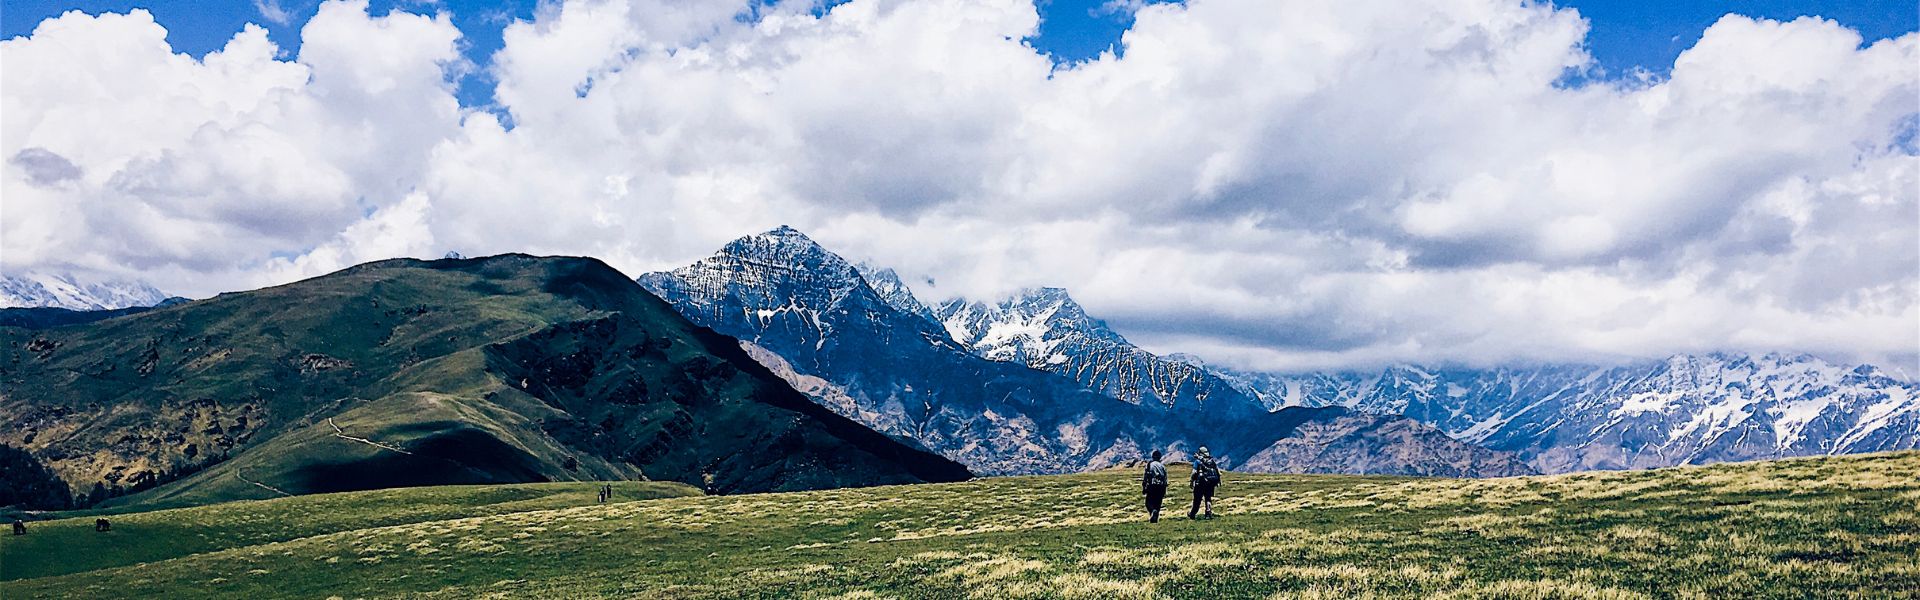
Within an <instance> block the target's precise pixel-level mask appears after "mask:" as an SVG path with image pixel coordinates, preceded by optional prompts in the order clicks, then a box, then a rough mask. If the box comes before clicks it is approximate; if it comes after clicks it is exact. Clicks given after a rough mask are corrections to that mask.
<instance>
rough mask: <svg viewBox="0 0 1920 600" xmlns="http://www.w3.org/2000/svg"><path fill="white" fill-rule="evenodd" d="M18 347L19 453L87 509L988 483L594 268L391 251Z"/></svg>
mask: <svg viewBox="0 0 1920 600" xmlns="http://www.w3.org/2000/svg"><path fill="white" fill-rule="evenodd" d="M0 342H3V343H0V386H3V388H4V390H5V393H4V394H3V395H0V414H4V415H6V416H7V421H8V427H7V428H6V429H4V430H0V444H4V445H5V446H10V447H13V448H15V449H20V450H25V451H26V453H27V454H28V455H29V456H30V457H31V459H32V460H31V461H30V462H37V463H38V466H37V467H35V468H26V469H23V472H29V473H50V474H52V475H53V476H54V477H55V478H57V479H58V481H57V482H54V483H57V484H59V485H60V486H62V487H64V488H66V489H68V490H70V491H71V493H72V494H73V495H74V496H77V497H78V498H79V504H82V505H93V504H99V503H103V502H106V503H145V504H191V503H203V502H211V501H218V500H229V499H239V498H264V497H272V496H278V495H284V494H301V493H315V492H332V491H348V490H357V489H371V488H383V487H398V486H414V485H437V484H463V483H500V482H527V481H550V480H575V481H587V480H602V479H655V480H672V481H680V482H685V483H689V484H693V485H696V486H699V487H701V488H702V489H705V490H707V491H709V492H714V493H737V492H760V491H779V490H799V489H817V488H827V487H842V486H852V485H876V484H896V483H916V482H927V481H955V480H962V479H966V478H968V477H970V475H971V474H970V473H969V472H968V471H967V469H966V468H965V467H964V466H962V465H960V464H958V463H955V462H952V461H950V460H948V459H946V458H943V457H940V456H938V455H935V454H931V453H927V452H924V451H921V450H918V449H915V448H912V447H910V446H908V445H905V444H902V443H900V442H898V441H896V440H894V439H892V438H889V437H887V436H884V435H881V434H879V433H876V432H874V431H872V430H871V429H868V428H866V427H864V426H862V425H860V424H858V423H855V422H853V421H850V420H848V419H846V418H843V417H841V416H839V415H837V414H834V413H833V412H832V411H829V410H827V409H825V408H822V407H821V406H819V405H818V404H815V403H814V402H813V401H812V400H811V399H809V398H807V397H806V396H803V395H801V394H799V393H798V392H795V391H794V390H793V389H792V388H791V387H789V386H788V385H787V384H786V383H785V382H783V381H782V380H780V379H779V378H777V377H776V376H775V375H774V374H773V373H771V372H769V371H768V370H767V369H766V368H765V367H762V366H761V365H760V364H759V363H758V362H756V361H755V360H753V359H752V358H750V357H749V356H748V354H747V353H746V352H745V351H743V350H742V349H741V348H740V346H739V345H738V342H737V341H735V340H733V339H732V338H727V337H724V336H721V335H719V334H716V333H714V332H712V331H711V330H708V329H706V328H702V327H699V326H696V325H694V324H692V323H689V322H687V320H686V319H684V318H682V317H680V316H679V314H678V313H676V312H675V311H674V310H673V309H672V308H670V307H668V306H667V305H666V304H665V303H663V302H661V301H660V300H659V299H658V298H656V297H654V296H653V295H651V294H648V293H647V292H646V291H645V290H642V289H641V288H640V287H639V286H638V285H636V284H635V283H634V282H633V281H632V280H630V279H628V278H627V277H626V276H625V275H623V274H621V273H620V272H618V271H616V270H614V269H613V268H611V267H608V266H607V265H605V264H603V263H601V262H599V261H597V260H593V259H583V258H536V257H530V256H523V255H504V256H497V257H489V258H483V259H470V260H457V259H450V260H438V261H430V262H428V261H417V260H410V259H396V260H388V261H381V262H376V263H369V264H364V265H360V266H357V267H352V268H349V269H346V270H343V271H340V272H337V273H333V274H330V275H326V276H322V277H318V278H315V279H310V280H306V281H301V282H297V283H293V284H288V285H284V286H279V287H273V288H267V289H262V290H255V291H249V292H240V293H231V294H222V295H220V296H217V297H215V298H211V299H207V300H201V301H194V302H186V303H179V304H175V305H172V306H166V307H162V308H155V309H153V310H147V311H142V312H137V313H133V314H124V315H120V316H115V317H113V318H107V319H102V320H96V321H92V322H84V323H76V324H69V325H64V326H56V327H46V328H26V327H0ZM15 458H18V457H17V453H16V456H15ZM33 466H34V465H29V467H33ZM8 483H9V485H12V484H14V483H17V482H8ZM39 483H45V482H39ZM39 483H36V484H35V485H36V486H38V485H39ZM56 508H57V507H56Z"/></svg>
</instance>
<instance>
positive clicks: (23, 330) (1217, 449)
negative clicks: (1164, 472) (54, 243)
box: [0, 227, 1920, 507]
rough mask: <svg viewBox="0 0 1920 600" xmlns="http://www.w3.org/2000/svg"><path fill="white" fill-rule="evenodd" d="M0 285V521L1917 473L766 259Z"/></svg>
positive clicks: (1733, 428) (1780, 383)
mask: <svg viewBox="0 0 1920 600" xmlns="http://www.w3.org/2000/svg"><path fill="white" fill-rule="evenodd" d="M6 281H7V282H8V283H7V286H8V287H6V288H5V289H6V290H7V293H8V294H12V296H9V297H10V298H16V299H18V298H32V299H33V300H32V301H33V302H38V303H41V304H58V303H65V304H67V305H70V306H74V307H77V308H71V309H70V308H63V307H53V306H39V307H31V308H23V307H9V308H0V415H5V416H6V417H7V420H8V422H9V424H10V427H9V428H7V429H5V430H0V462H5V463H6V464H7V465H8V471H9V472H10V473H15V474H19V475H20V477H19V478H22V480H21V481H13V480H11V479H10V480H9V481H7V482H6V484H7V486H6V489H0V492H4V493H5V494H6V495H5V496H4V497H8V498H33V499H36V500H33V501H34V502H43V503H46V502H54V503H57V504H62V505H64V504H69V503H66V502H57V501H56V500H48V499H62V498H74V499H75V500H76V501H75V502H74V504H79V505H88V506H90V505H98V504H103V503H104V504H149V505H152V504H193V503H202V502H210V501H218V500H226V499H236V498H261V497H270V496H276V495H282V494H299V493H312V492H327V491H344V490H354V489H369V488H380V487H395V486H411V485H434V484H449V483H495V482H519V481H548V480H595V479H662V480H673V481H681V482H686V483H690V484H693V485H697V486H700V487H701V488H702V489H705V490H707V491H709V492H714V493H737V492H758V491H774V490H794V489H814V488H824V487H840V486H862V485H877V484H892V483H914V482H929V481H954V480H959V479H964V478H967V477H970V476H972V475H973V474H976V473H977V474H982V475H1016V474H1040V473H1062V472H1073V471H1084V470H1089V469H1098V468H1103V467H1109V466H1115V465H1121V464H1127V463H1131V462H1133V461H1137V460H1139V459H1141V458H1142V457H1144V456H1145V455H1146V454H1147V453H1149V452H1151V451H1154V450H1161V451H1165V452H1167V453H1168V454H1170V455H1171V457H1172V458H1174V459H1176V460H1177V459H1182V458H1185V457H1187V456H1188V455H1190V454H1191V453H1192V452H1193V451H1194V450H1195V449H1196V448H1198V447H1200V446H1203V445H1204V446H1208V447H1210V448H1211V449H1212V450H1214V453H1215V454H1216V455H1217V456H1220V457H1221V458H1222V459H1223V464H1225V465H1226V466H1228V467H1230V468H1232V469H1234V470H1240V471H1263V472H1305V473H1372V474H1400V475H1423V476H1448V477H1483V476H1505V475H1517V474H1526V473H1534V472H1549V473H1553V472H1567V471H1578V470H1588V469H1635V468H1649V467H1661V466H1669V465H1679V464H1705V463H1714V462H1723V461H1735V460H1752V459H1767V458H1778V457H1785V456H1798V455H1813V454H1843V453H1858V452H1872V451H1882V450H1899V449H1911V448H1916V447H1920V390H1916V386H1915V384H1914V383H1913V382H1911V381H1909V380H1906V379H1903V378H1899V377H1894V376H1890V375H1888V374H1886V373H1884V372H1882V371H1881V370H1879V369H1877V368H1875V367H1873V366H1871V365H1839V364H1832V363H1829V362H1826V361H1824V360H1822V359H1820V358H1817V357H1812V356H1807V355H1793V354H1734V353H1709V354H1700V355H1678V356H1673V357H1669V358H1667V359H1665V360H1656V361H1643V362H1637V363H1631V364H1625V365H1610V366H1589V365H1513V366H1506V367H1497V368H1454V367H1426V366H1419V365H1396V366H1391V367H1387V368H1384V369H1382V370H1379V371H1372V372H1362V371H1337V372H1321V373H1268V372H1259V371H1249V370H1242V369H1235V368H1232V367H1228V366H1223V365H1218V364H1211V363H1208V362H1206V361H1203V360H1201V359H1199V358H1197V357H1193V356H1188V355H1181V354H1169V355H1160V354H1156V353H1154V352H1151V351H1148V350H1146V349H1144V348H1142V347H1140V346H1137V345H1135V344H1134V343H1132V342H1131V341H1129V340H1128V339H1127V338H1126V337H1125V336H1123V335H1121V334H1120V333H1119V332H1118V331H1116V330H1115V329H1113V328H1112V327H1110V326H1109V325H1108V324H1107V323H1106V322H1105V321H1103V320H1101V319H1099V318H1097V317H1095V316H1094V315H1093V314H1091V313H1090V312H1089V311H1088V310H1087V309H1086V308H1085V307H1083V306H1082V305H1080V304H1079V303H1078V302H1076V301H1075V300H1074V299H1073V298H1072V297H1071V296H1070V295H1069V293H1068V292H1067V290H1064V289H1060V288H1035V289H1028V290H1022V291H1020V292H1017V293H1015V294H1012V295H1010V296H1008V297H1006V298H1002V299H998V300H991V301H974V300H967V299H950V300H946V301H944V302H941V303H939V304H938V305H934V306H929V305H928V304H926V303H923V302H922V301H921V300H920V299H919V298H918V297H916V296H915V294H914V293H913V291H912V289H911V287H910V286H908V285H906V284H905V283H904V282H903V281H902V280H901V278H900V277H899V275H898V274H897V273H896V272H895V271H893V270H892V269H888V268H885V267H882V266H878V265H875V264H872V263H865V262H862V263H854V262H850V261H848V260H846V259H845V258H843V257H841V256H839V255H837V254H835V253H833V252H831V251H829V250H827V249H826V248H824V247H822V246H820V245H819V244H818V243H816V242H814V241H813V240H812V239H810V238H808V237H807V236H806V235H804V234H802V233H800V232H799V231H797V230H794V229H792V228H788V227H781V228H778V229H775V230H772V231H768V232H766V233H762V234H758V235H751V236H746V237H743V238H740V239H738V240H735V241H733V242H731V243H729V244H727V245H725V246H724V247H722V248H721V249H720V250H719V251H718V252H716V253H715V254H713V255H712V256H710V257H708V258H706V259H702V260H700V261H697V262H695V263H693V264H691V265H687V266H685V267H682V268H678V269H673V270H671V271H665V272H658V273H649V274H645V275H642V276H641V277H639V278H638V279H637V280H635V279H628V278H627V276H626V275H623V274H621V273H619V272H618V271H616V270H614V269H612V268H611V267H609V266H607V265H605V264H603V263H600V262H599V261H597V260H593V259H587V258H553V257H549V258H540V257H530V256H524V255H503V256H496V257H487V258H478V259H466V258H461V257H458V256H450V257H449V258H447V259H443V260H437V261H418V260H411V259H395V260H388V261H380V262H375V263H368V264H364V265H360V266H357V267H352V268H349V269H346V270H343V271H340V272H337V273H333V274H330V275H326V276H322V277H318V278H314V279H309V280H305V281H300V282H296V283H292V284H288V285H284V286H278V287H273V288H266V289H261V290H254V291H248V292H238V293H230V294H222V295H220V296H218V297H215V298H211V299H208V300H201V301H187V300H184V299H178V298H174V299H164V298H161V297H160V294H159V293H158V292H157V291H155V290H152V288H147V287H142V286H134V287H113V286H107V287H87V286H81V285H79V284H77V283H74V282H73V281H72V280H71V279H69V278H45V277H37V276H36V277H27V278H21V277H13V278H8V279H7V280H6ZM18 290H30V291H31V292H32V293H31V294H27V293H24V292H17V291H18ZM9 301H13V302H25V300H9ZM112 305H124V306H117V307H115V308H106V307H108V306H112ZM11 477H12V476H10V478H11ZM28 480H31V481H28ZM52 507H59V506H52Z"/></svg>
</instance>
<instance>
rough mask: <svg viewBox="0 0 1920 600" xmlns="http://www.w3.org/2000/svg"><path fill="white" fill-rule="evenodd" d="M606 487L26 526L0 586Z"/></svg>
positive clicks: (532, 488)
mask: <svg viewBox="0 0 1920 600" xmlns="http://www.w3.org/2000/svg"><path fill="white" fill-rule="evenodd" d="M600 485H601V484H600V483H599V482H592V483H581V482H568V483H527V484H516V485H487V486H480V485H470V486H441V487H431V488H401V489H388V490H374V491H367V492H346V493H340V494H317V495H311V496H295V497H291V498H279V499H274V500H259V501H244V502H233V503H228V504H218V505H212V506H198V507H193V508H178V509H171V510H157V511H151V512H140V513H131V514H106V515H105V516H106V517H107V518H108V519H111V520H112V522H113V531H112V532H110V533H95V532H94V531H93V520H94V518H95V517H96V516H98V515H100V514H102V513H106V511H74V512H73V513H71V514H72V515H73V516H70V517H68V518H62V519H56V520H51V521H39V522H33V523H29V524H28V527H29V528H30V529H29V530H28V531H29V535H27V536H26V537H8V538H7V543H6V546H5V552H4V554H0V559H4V560H0V579H6V580H12V579H22V578H29V577H47V576H52V575H62V574H67V573H77V572H83V571H92V570H96V569H104V568H110V567H118V566H125V565H132V564H137V563H142V562H148V561H158V560H166V559H170V558H177V557H180V556H184V555H188V554H197V553H202V552H213V551H218V550H225V549H228V548H244V547H248V546H258V545H261V544H270V543H273V542H284V541H287V540H295V539H300V538H304V537H309V536H314V535H320V534H325V533H332V532H336V531H352V530H357V529H367V528H373V527H387V526H392V525H405V524H412V523H425V522H432V521H442V520H446V519H455V518H465V517H477V516H486V515H501V514H509V513H522V512H528V511H538V510H551V509H557V508H566V507H571V506H580V505H582V504H589V503H593V502H595V500H596V495H595V494H596V491H597V490H598V489H599V488H600ZM612 485H613V486H614V490H615V496H614V498H615V501H616V502H625V501H631V500H643V499H656V498H674V497H682V496H699V495H701V494H700V490H699V489H697V488H694V487H693V486H689V485H686V484H680V483H671V482H653V481H645V482H634V481H621V482H613V483H612Z"/></svg>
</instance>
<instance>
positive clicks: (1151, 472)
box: [1146, 462, 1167, 485]
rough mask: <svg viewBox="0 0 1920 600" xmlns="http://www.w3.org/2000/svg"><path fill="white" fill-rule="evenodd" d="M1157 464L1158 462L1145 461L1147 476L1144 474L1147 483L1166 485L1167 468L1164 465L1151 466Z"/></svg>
mask: <svg viewBox="0 0 1920 600" xmlns="http://www.w3.org/2000/svg"><path fill="white" fill-rule="evenodd" d="M1157 464H1160V463H1158V462H1150V463H1147V476H1146V484H1147V485H1166V484H1167V468H1166V467H1160V468H1159V469H1155V468H1153V466H1154V465H1157Z"/></svg>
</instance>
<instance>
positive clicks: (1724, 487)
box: [0, 452, 1920, 598]
mask: <svg viewBox="0 0 1920 600" xmlns="http://www.w3.org/2000/svg"><path fill="white" fill-rule="evenodd" d="M1183 475H1184V473H1176V474H1175V480H1176V481H1179V480H1181V479H1183ZM1182 491H1184V486H1179V485H1176V486H1175V492H1176V495H1177V494H1178V492H1182ZM386 493H389V494H396V495H401V494H427V493H431V494H438V493H444V492H443V491H441V490H437V489H436V490H399V491H393V492H386ZM1223 493H1224V495H1223V497H1222V498H1221V501H1220V509H1221V511H1222V512H1224V513H1225V516H1223V517H1222V518H1220V519H1217V520H1212V521H1199V522H1193V521H1187V520H1185V519H1184V518H1175V519H1173V520H1171V521H1170V522H1162V523H1159V524H1152V525H1150V524H1147V523H1144V522H1142V521H1143V519H1141V516H1140V514H1139V509H1138V508H1136V506H1137V488H1136V487H1135V482H1134V480H1133V474H1132V473H1130V472H1116V471H1109V472H1102V473H1091V474H1084V475H1070V476H1058V477H1027V478H1003V479H988V480H980V481H973V482H967V483H959V484H944V485H926V486H907V487H883V488H867V489H853V490H831V491H821V492H806V493H794V494H767V495H745V496H731V497H698V498H673V499H665V500H651V501H642V502H629V503H623V504H615V505H606V506H601V505H594V504H592V503H591V502H590V501H584V500H583V501H580V502H576V503H575V504H577V505H576V506H573V507H570V508H557V509H540V510H529V511H525V512H508V513H503V514H497V515H493V516H485V517H476V518H462V519H452V520H444V521H432V522H420V523H414V524H406V525H397V526H391V527H377V528H368V529H354V530H342V531H340V532H339V533H334V534H327V535H319V536H314V537H308V538H303V539H296V540H293V541H288V542H277V543H264V544H257V545H254V544H249V543H245V542H243V543H241V544H236V547H234V548H231V549H227V550H222V551H217V552H210V553H206V554H198V555H193V556H186V557H183V558H179V559H175V560H166V561H157V562H152V563H150V564H146V565H143V566H139V567H122V568H110V569H103V570H97V571H90V572H85V573H78V574H72V575H66V576H60V577H48V578H40V579H29V580H24V581H10V582H6V583H4V584H0V596H4V597H7V598H39V597H59V596H94V595H100V594H111V595H158V596H172V595H179V594H183V593H192V594H195V595H219V596H229V597H315V598H319V597H328V596H340V597H359V596H426V597H444V598H469V597H481V596H488V595H496V594H498V595H507V596H515V597H633V596H640V597H672V598H682V597H756V596H764V597H833V596H835V595H838V594H842V593H843V592H846V593H845V595H841V596H840V597H842V598H862V597H866V598H871V597H888V596H904V597H915V598H964V597H968V596H969V595H972V596H974V597H989V598H999V597H1019V596H1035V597H1097V598H1126V597H1141V598H1145V597H1162V596H1164V597H1191V598H1241V597H1255V598H1263V597H1276V598H1291V597H1350V596H1357V595H1365V594H1372V595H1375V596H1381V597H1443V596H1445V595H1447V594H1457V595H1460V596H1466V597H1509V598H1559V597H1570V598H1571V597H1604V598H1637V597H1643V596H1644V597H1683V598H1684V597H1794V598H1799V597H1808V596H1812V597H1873V598H1901V597H1907V598H1912V597H1920V592H1917V591H1916V590H1920V453H1911V452H1910V453H1902V454H1889V455H1872V456H1861V457H1843V458H1822V459H1805V460H1789V461H1777V462H1769V463H1751V464H1740V465H1721V466H1713V467H1700V468H1679V469H1666V470H1660V471H1650V472H1629V473H1585V474H1575V475H1564V476H1554V477H1532V478H1512V479H1495V480H1420V479H1397V478H1382V477H1353V476H1307V475H1263V476H1250V475H1230V477H1229V479H1228V482H1227V483H1226V485H1225V486H1224V487H1223ZM395 497H398V496H395ZM303 500H304V499H292V500H285V501H277V502H281V503H282V504H274V503H269V502H262V503H250V504H241V505H226V506H216V507H205V508H200V509H192V510H198V511H207V512H205V513H197V514H204V515H206V516H205V519H206V522H207V523H208V525H206V526H205V527H206V528H207V529H203V530H200V531H198V532H197V533H206V534H209V535H214V536H216V537H219V536H222V535H224V532H226V531H229V530H232V531H242V532H250V531H256V528H258V527H259V525H258V523H257V522H256V521H257V518H256V519H239V520H236V519H223V518H219V516H220V515H221V514H223V513H224V512H226V511H231V510H235V507H245V508H246V509H256V508H269V507H275V506H281V507H286V508H289V509H292V508H297V507H299V506H300V504H299V502H301V501H303ZM384 506H385V508H382V507H381V506H380V505H366V506H364V507H342V508H340V509H338V510H339V511H340V512H351V513H354V514H357V515H362V517H360V518H365V519H367V520H369V521H371V520H373V519H376V518H378V517H377V516H376V515H377V513H381V512H382V511H386V510H392V509H393V507H394V505H392V504H387V505H384ZM456 512H457V511H456ZM1177 512H1181V513H1184V511H1183V510H1181V511H1177ZM158 514H166V513H158ZM122 518H123V519H131V518H132V517H122ZM68 525H69V526H72V527H78V526H79V525H80V524H78V523H73V524H68ZM40 527H41V530H40V531H37V532H36V533H35V534H34V535H36V536H39V535H45V536H48V537H53V536H76V537H85V536H91V535H95V534H93V533H92V532H91V531H84V530H77V531H73V532H66V531H53V529H57V527H56V526H49V525H41V526H40ZM138 534H139V530H137V529H131V528H130V529H127V530H124V531H116V532H114V533H113V534H103V535H112V536H115V538H116V541H115V542H113V543H122V542H120V541H119V540H120V539H127V540H128V541H127V542H125V543H136V542H134V541H133V540H132V539H130V538H135V537H136V536H137V535H138ZM181 535H192V534H184V533H183V534H181ZM30 537H31V536H30ZM0 539H3V540H4V541H0V549H4V553H0V558H4V559H5V560H6V561H7V563H6V564H7V565H11V564H13V563H12V561H14V560H20V558H19V557H21V556H22V555H23V554H25V553H26V552H25V547H24V546H23V545H22V542H21V541H20V539H18V538H0ZM63 539H72V537H68V538H63ZM257 539H262V540H264V539H274V538H271V537H258V538H257ZM40 548H45V547H44V546H42V547H40ZM5 568H6V569H7V570H8V571H11V570H12V569H14V567H12V566H6V567H5Z"/></svg>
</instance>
